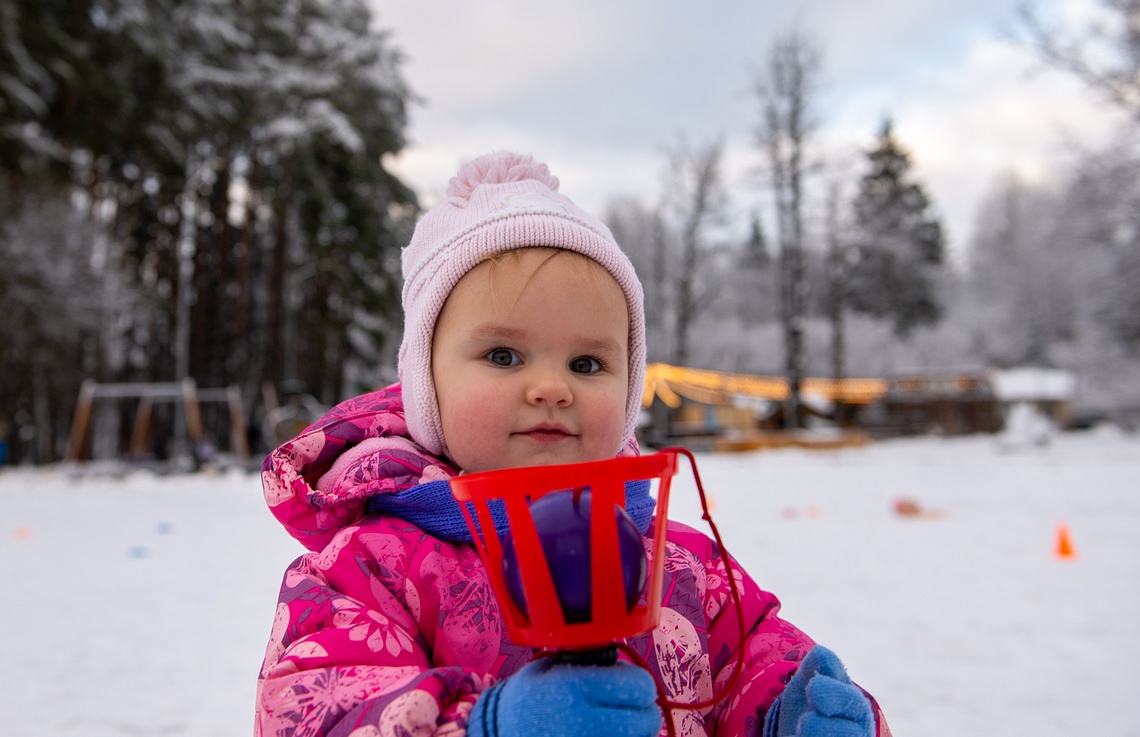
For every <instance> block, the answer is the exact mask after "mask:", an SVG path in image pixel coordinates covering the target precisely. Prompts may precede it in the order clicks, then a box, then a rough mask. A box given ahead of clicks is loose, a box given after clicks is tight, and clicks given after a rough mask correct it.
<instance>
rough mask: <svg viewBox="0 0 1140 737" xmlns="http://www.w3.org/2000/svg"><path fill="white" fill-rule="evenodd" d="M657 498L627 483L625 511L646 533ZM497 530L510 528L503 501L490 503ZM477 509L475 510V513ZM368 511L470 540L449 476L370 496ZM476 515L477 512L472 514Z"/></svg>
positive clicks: (454, 538)
mask: <svg viewBox="0 0 1140 737" xmlns="http://www.w3.org/2000/svg"><path fill="white" fill-rule="evenodd" d="M655 506H656V501H655V500H654V499H653V497H651V496H650V495H649V482H648V481H629V482H627V483H626V485H625V511H626V512H628V513H629V516H630V517H632V518H633V521H634V523H635V524H636V525H637V529H638V530H640V531H641V534H642V535H644V534H646V532H648V530H649V523H650V521H652V519H653V509H654V507H655ZM488 507H490V510H491V518H492V519H493V520H494V521H495V531H496V532H498V533H499V535H500V537H501V536H502V534H503V533H504V532H506V531H507V528H508V525H507V513H506V510H505V509H504V508H503V503H502V501H499V500H493V501H492V502H491V503H490V504H488ZM473 512H474V510H472V513H473ZM368 513H369V514H387V515H391V516H393V517H399V518H400V519H402V520H406V521H408V522H411V523H412V524H413V525H415V526H416V527H419V528H420V529H421V530H423V531H424V532H427V533H430V534H431V535H434V536H435V537H438V538H440V539H441V540H447V541H448V542H464V543H470V542H471V531H470V530H469V529H468V528H467V521H466V520H465V519H464V518H463V512H462V510H460V509H459V502H457V501H455V498H454V497H452V496H451V487H450V485H449V484H448V482H447V481H446V480H443V481H429V482H427V483H426V484H420V485H419V486H413V487H412V488H410V489H408V490H406V491H401V492H397V493H395V494H381V495H379V496H374V497H372V498H371V499H369V500H368ZM472 516H474V514H473V515H472Z"/></svg>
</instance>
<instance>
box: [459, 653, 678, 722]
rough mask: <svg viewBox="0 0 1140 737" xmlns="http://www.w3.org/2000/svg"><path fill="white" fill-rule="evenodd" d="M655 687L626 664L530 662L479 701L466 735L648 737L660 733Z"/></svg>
mask: <svg viewBox="0 0 1140 737" xmlns="http://www.w3.org/2000/svg"><path fill="white" fill-rule="evenodd" d="M661 725H662V721H661V711H660V710H659V709H658V708H657V687H656V685H655V684H654V682H653V677H652V676H651V675H649V673H647V672H646V671H644V670H642V669H641V668H638V667H636V666H633V665H630V664H629V663H616V664H615V665H605V666H596V665H556V664H555V663H554V662H553V661H552V660H551V659H550V658H543V659H541V660H537V661H535V662H533V663H530V664H529V665H527V666H526V667H525V668H523V669H522V670H520V671H519V672H518V673H515V674H514V675H513V676H511V677H509V678H507V679H506V680H504V681H502V682H500V683H497V684H495V686H493V687H492V688H491V689H490V690H488V691H487V692H486V693H484V694H483V695H482V696H480V697H479V700H478V701H476V702H475V708H474V709H472V710H471V718H470V721H469V723H468V725H467V734H468V735H470V737H515V736H516V735H527V736H528V737H530V736H531V735H535V736H545V737H563V736H566V737H569V735H584V734H589V735H594V734H597V735H614V736H615V737H653V736H654V735H656V734H658V733H659V732H660V731H661Z"/></svg>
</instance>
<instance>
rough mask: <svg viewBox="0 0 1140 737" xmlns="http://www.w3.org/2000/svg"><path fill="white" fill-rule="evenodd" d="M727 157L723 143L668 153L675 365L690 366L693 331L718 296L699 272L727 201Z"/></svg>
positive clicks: (685, 146) (682, 145) (677, 148)
mask: <svg viewBox="0 0 1140 737" xmlns="http://www.w3.org/2000/svg"><path fill="white" fill-rule="evenodd" d="M723 155H724V142H723V141H719V140H718V141H714V142H712V143H708V144H705V145H702V146H698V147H696V148H692V147H690V146H689V145H688V144H687V143H685V142H683V141H682V142H681V143H679V144H677V145H676V146H675V147H674V148H673V150H672V151H671V152H670V170H669V177H668V180H667V182H666V187H665V197H666V202H667V203H669V207H668V209H669V211H670V212H671V213H672V214H673V215H674V216H675V217H676V219H677V230H678V233H679V240H680V243H679V246H680V252H679V253H678V260H677V274H676V281H675V284H676V292H675V295H674V322H673V363H674V364H676V365H678V366H686V365H688V363H689V331H690V329H691V328H692V325H693V323H694V321H695V320H696V318H697V316H698V315H699V314H700V313H701V312H702V311H704V310H705V309H706V308H707V307H708V306H709V304H710V303H711V302H712V300H713V298H714V297H715V295H716V291H715V290H714V289H713V286H712V285H710V284H703V283H702V281H701V272H702V267H703V266H704V265H705V264H706V263H708V262H709V260H710V259H709V256H710V252H711V250H712V244H711V243H710V242H709V237H708V229H709V227H710V226H711V225H714V224H715V223H716V222H717V220H718V218H719V217H720V216H721V213H722V210H723V206H724V201H725V192H724V186H723V180H722V176H721V159H722V158H723Z"/></svg>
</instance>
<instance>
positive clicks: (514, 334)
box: [469, 323, 523, 341]
mask: <svg viewBox="0 0 1140 737" xmlns="http://www.w3.org/2000/svg"><path fill="white" fill-rule="evenodd" d="M469 337H470V338H471V339H472V340H479V341H500V340H501V341H513V340H520V339H522V337H523V333H522V331H521V330H516V329H514V328H508V327H505V326H503V325H490V324H486V323H485V324H483V325H476V326H475V327H474V328H472V329H471V333H470V336H469Z"/></svg>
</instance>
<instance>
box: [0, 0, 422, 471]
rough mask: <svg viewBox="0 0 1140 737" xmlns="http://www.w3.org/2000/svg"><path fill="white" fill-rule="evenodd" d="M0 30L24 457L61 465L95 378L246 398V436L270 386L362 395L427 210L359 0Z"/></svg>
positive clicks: (124, 15) (14, 353)
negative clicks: (405, 169)
mask: <svg viewBox="0 0 1140 737" xmlns="http://www.w3.org/2000/svg"><path fill="white" fill-rule="evenodd" d="M0 29H2V31H0V259H2V261H3V263H4V266H3V267H2V268H0V314H2V315H3V318H2V327H0V435H3V434H9V433H11V434H12V435H13V436H14V435H16V434H17V433H18V432H19V433H22V436H21V437H20V438H19V440H18V442H14V443H13V450H14V451H15V453H16V455H17V457H16V458H13V459H12V460H17V459H18V458H19V455H20V454H23V455H24V456H25V457H28V458H30V459H31V460H36V461H40V462H43V461H49V460H53V459H58V458H59V457H60V456H61V454H62V449H63V445H64V443H65V442H66V435H67V430H68V425H69V423H70V420H71V412H72V410H73V408H74V406H75V399H76V396H77V393H78V389H79V385H80V383H81V381H82V380H83V379H84V378H95V379H96V380H98V381H101V382H158V381H174V380H178V379H182V378H185V377H189V378H192V379H194V380H195V381H196V382H197V384H198V386H200V387H220V386H226V385H230V384H237V385H238V386H240V387H241V389H242V395H243V397H244V401H245V403H246V408H245V409H246V413H247V416H248V417H249V418H251V419H254V420H255V419H256V418H257V414H256V412H255V409H258V408H257V407H255V405H258V404H259V402H260V398H261V388H262V386H263V385H266V384H268V385H270V386H275V387H276V386H280V384H281V382H282V381H284V380H287V379H297V380H300V381H303V382H304V383H305V384H307V385H308V387H309V388H310V390H311V391H312V392H313V393H314V394H316V395H317V396H318V397H319V398H320V399H321V400H323V401H324V402H333V401H336V400H337V399H339V398H341V397H342V396H344V395H345V394H346V393H348V392H349V391H353V390H355V389H356V388H357V387H355V386H351V387H350V386H346V384H348V383H352V382H353V381H354V377H353V376H352V375H351V374H350V371H351V367H352V366H363V365H377V364H379V357H380V354H381V351H382V350H383V349H384V347H385V340H386V338H388V336H389V334H390V333H391V331H392V326H394V325H398V322H399V288H400V283H399V248H400V246H401V245H402V244H403V243H404V242H405V241H406V239H407V236H408V233H409V231H410V228H411V224H412V223H413V221H414V217H415V215H416V200H415V195H414V193H413V192H412V191H411V190H410V189H409V188H408V187H407V186H405V184H404V183H403V182H401V181H400V180H399V179H398V178H397V177H395V176H393V175H392V174H391V173H389V172H388V171H387V170H386V168H385V166H384V157H385V155H387V154H391V153H394V152H397V151H399V150H400V149H401V148H402V147H403V146H404V144H405V129H406V126H407V111H406V107H407V105H408V103H409V99H410V97H411V93H410V91H409V89H408V88H407V85H406V84H405V82H404V79H403V77H402V75H401V68H400V63H401V58H400V54H399V53H398V51H397V50H396V49H395V48H393V45H392V44H391V42H390V40H389V39H388V37H387V36H386V35H385V34H384V33H383V32H380V31H377V30H375V29H374V28H373V23H372V17H371V15H370V11H369V10H368V7H367V5H366V3H365V2H363V0H341V1H339V2H327V1H325V0H295V1H293V2H287V3H280V2H265V1H264V0H57V1H54V2H44V1H42V0H0ZM355 359H359V360H355ZM368 378H371V377H368ZM12 439H13V440H16V438H15V437H13V438H12Z"/></svg>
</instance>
